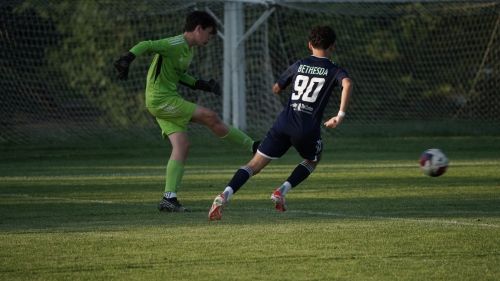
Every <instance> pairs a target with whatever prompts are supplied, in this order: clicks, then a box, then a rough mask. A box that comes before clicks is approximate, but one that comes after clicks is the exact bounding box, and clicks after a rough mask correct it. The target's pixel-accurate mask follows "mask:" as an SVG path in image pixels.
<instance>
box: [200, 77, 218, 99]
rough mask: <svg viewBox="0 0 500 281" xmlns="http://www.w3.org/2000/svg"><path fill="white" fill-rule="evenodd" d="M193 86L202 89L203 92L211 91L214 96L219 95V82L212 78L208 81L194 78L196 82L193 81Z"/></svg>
mask: <svg viewBox="0 0 500 281" xmlns="http://www.w3.org/2000/svg"><path fill="white" fill-rule="evenodd" d="M194 87H195V89H198V90H202V91H205V92H212V93H214V94H215V95H216V96H220V95H221V90H220V87H219V83H217V82H216V81H215V80H214V79H210V80H208V81H204V80H196V82H194Z"/></svg>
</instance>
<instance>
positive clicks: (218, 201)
mask: <svg viewBox="0 0 500 281" xmlns="http://www.w3.org/2000/svg"><path fill="white" fill-rule="evenodd" d="M226 202H227V201H226V196H225V195H224V194H223V193H222V194H219V195H217V197H215V200H214V203H212V208H210V212H209V213H208V219H209V220H211V221H216V220H220V219H221V218H222V211H224V207H226Z"/></svg>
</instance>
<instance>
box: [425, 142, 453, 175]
mask: <svg viewBox="0 0 500 281" xmlns="http://www.w3.org/2000/svg"><path fill="white" fill-rule="evenodd" d="M420 169H421V170H422V172H424V174H426V175H428V176H430V177H439V176H440V175H442V174H444V172H446V169H448V157H447V156H446V154H444V152H443V151H441V149H438V148H432V149H427V150H426V151H424V153H422V155H421V156H420Z"/></svg>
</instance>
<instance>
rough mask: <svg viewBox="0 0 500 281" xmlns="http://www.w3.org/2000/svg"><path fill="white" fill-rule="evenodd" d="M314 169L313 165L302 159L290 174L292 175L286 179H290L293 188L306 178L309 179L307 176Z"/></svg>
mask: <svg viewBox="0 0 500 281" xmlns="http://www.w3.org/2000/svg"><path fill="white" fill-rule="evenodd" d="M313 171H314V168H313V167H311V165H309V164H307V163H306V162H304V161H302V162H301V163H300V164H299V165H297V167H295V169H294V170H293V172H292V174H291V175H290V177H289V178H288V179H287V180H286V181H288V182H289V183H290V184H291V185H292V188H293V187H296V186H297V185H299V184H300V183H301V182H303V181H304V180H305V179H307V177H308V176H309V175H310V174H311V173H312V172H313Z"/></svg>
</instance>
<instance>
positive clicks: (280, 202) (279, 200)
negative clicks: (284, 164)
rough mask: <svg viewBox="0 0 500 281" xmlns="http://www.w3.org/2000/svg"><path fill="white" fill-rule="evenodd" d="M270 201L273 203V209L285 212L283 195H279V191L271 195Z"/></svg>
mask: <svg viewBox="0 0 500 281" xmlns="http://www.w3.org/2000/svg"><path fill="white" fill-rule="evenodd" d="M271 201H273V203H274V208H276V210H279V211H282V212H284V211H286V203H285V195H283V194H281V191H280V190H279V189H276V190H275V191H274V192H273V194H272V195H271Z"/></svg>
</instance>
